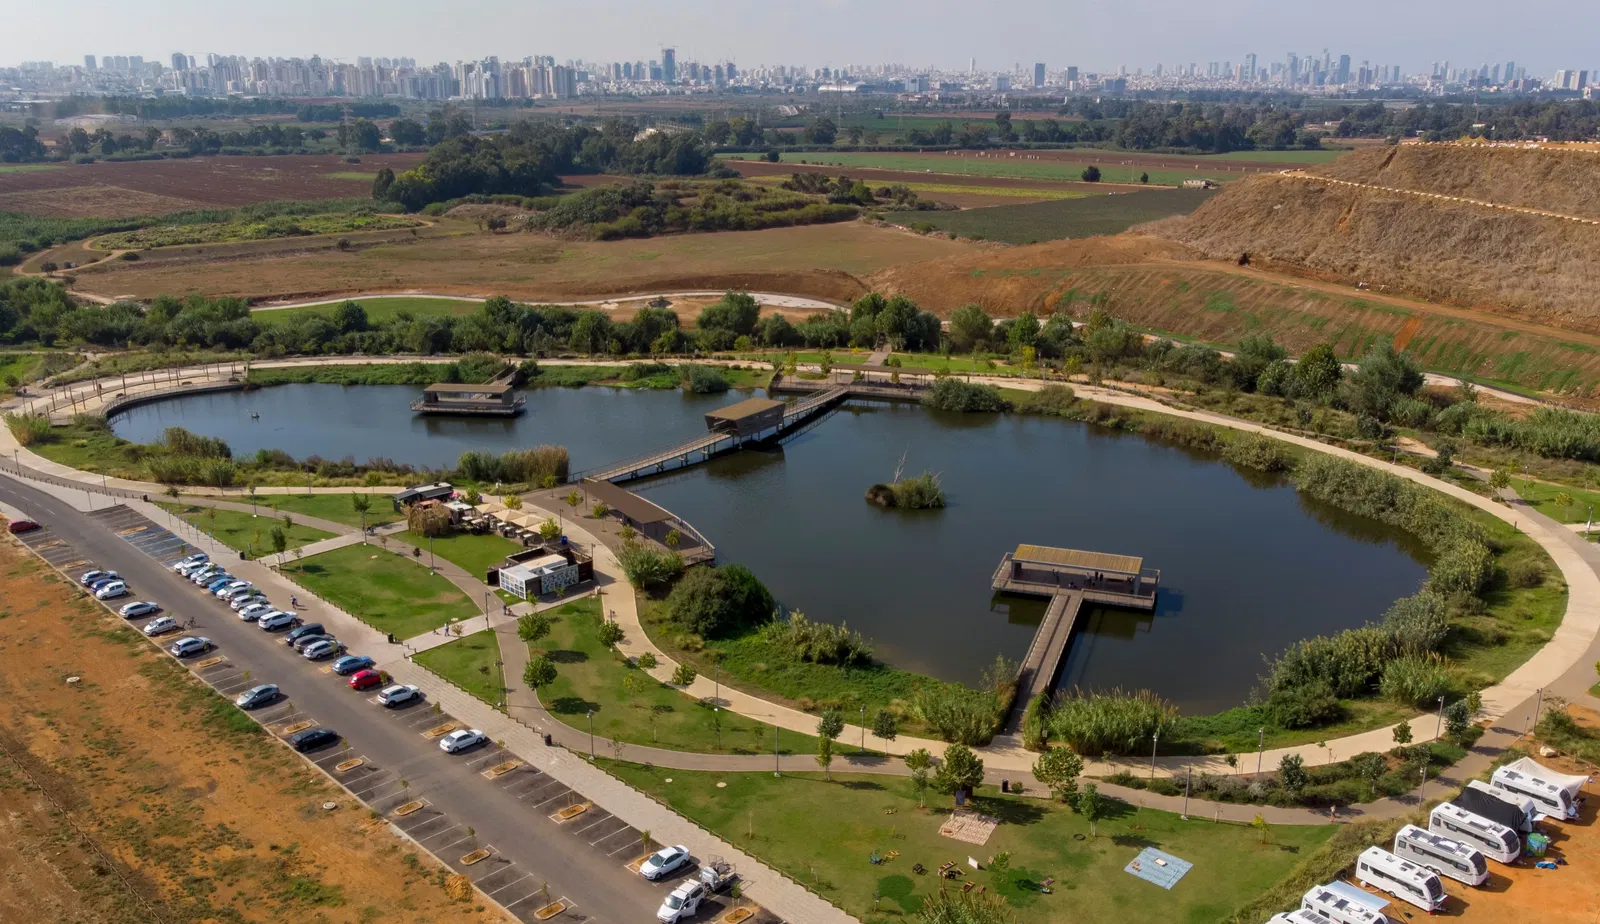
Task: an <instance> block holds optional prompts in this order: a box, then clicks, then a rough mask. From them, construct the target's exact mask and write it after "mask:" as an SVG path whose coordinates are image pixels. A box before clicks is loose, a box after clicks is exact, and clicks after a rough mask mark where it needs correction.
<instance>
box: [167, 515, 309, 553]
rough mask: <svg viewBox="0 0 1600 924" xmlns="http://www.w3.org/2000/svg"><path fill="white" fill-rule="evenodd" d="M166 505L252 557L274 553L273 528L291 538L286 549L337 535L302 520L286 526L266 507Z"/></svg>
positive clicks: (201, 529) (224, 542)
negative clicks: (255, 510) (255, 512)
mask: <svg viewBox="0 0 1600 924" xmlns="http://www.w3.org/2000/svg"><path fill="white" fill-rule="evenodd" d="M160 506H161V508H162V509H164V510H166V511H167V512H168V513H173V514H176V515H178V516H179V517H182V518H183V521H184V522H185V523H188V524H189V525H191V526H193V527H194V528H195V529H198V530H200V531H202V532H206V533H210V534H211V536H212V537H213V538H215V539H216V540H217V541H218V542H220V543H222V544H223V545H225V546H227V547H228V548H230V549H233V550H234V551H236V552H246V553H248V554H249V555H250V556H251V557H252V558H261V557H262V556H265V555H271V554H273V553H274V552H275V551H277V550H276V549H274V548H273V547H272V531H273V530H274V529H282V530H283V532H284V536H285V538H287V539H288V540H289V543H288V545H286V546H284V548H285V549H286V550H289V549H297V548H300V547H301V546H306V545H310V544H311V543H313V542H320V541H321V540H323V539H331V538H333V533H328V532H323V531H322V530H320V529H312V528H311V527H309V526H301V525H300V524H299V523H296V524H294V525H293V526H289V527H285V526H284V525H283V521H282V520H281V519H279V518H277V517H275V516H273V515H272V512H271V511H270V510H265V508H263V513H262V514H261V515H260V516H251V515H250V514H248V513H240V512H239V511H237V510H218V509H217V508H215V507H196V506H191V505H189V504H161V505H160Z"/></svg>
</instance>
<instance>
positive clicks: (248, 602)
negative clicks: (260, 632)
mask: <svg viewBox="0 0 1600 924" xmlns="http://www.w3.org/2000/svg"><path fill="white" fill-rule="evenodd" d="M266 602H267V595H266V594H264V593H262V592H261V591H260V590H254V589H253V590H251V591H250V592H249V593H243V594H235V595H234V597H233V599H231V600H229V601H228V609H231V610H234V611H235V612H237V611H239V610H242V609H244V608H245V607H247V606H255V605H256V604H257V603H266Z"/></svg>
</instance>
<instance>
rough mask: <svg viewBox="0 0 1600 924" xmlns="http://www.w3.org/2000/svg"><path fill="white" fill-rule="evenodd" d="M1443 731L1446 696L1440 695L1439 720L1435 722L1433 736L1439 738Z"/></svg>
mask: <svg viewBox="0 0 1600 924" xmlns="http://www.w3.org/2000/svg"><path fill="white" fill-rule="evenodd" d="M1442 731H1444V697H1443V696H1440V697H1439V721H1437V722H1435V723H1434V726H1433V737H1435V738H1438V737H1439V733H1440V732H1442Z"/></svg>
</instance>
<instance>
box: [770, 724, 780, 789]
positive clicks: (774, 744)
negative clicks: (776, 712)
mask: <svg viewBox="0 0 1600 924" xmlns="http://www.w3.org/2000/svg"><path fill="white" fill-rule="evenodd" d="M772 775H773V776H781V775H782V774H781V773H780V772H779V770H778V720H777V719H773V720H772Z"/></svg>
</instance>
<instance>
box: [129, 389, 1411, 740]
mask: <svg viewBox="0 0 1600 924" xmlns="http://www.w3.org/2000/svg"><path fill="white" fill-rule="evenodd" d="M417 392H418V389H416V388H411V387H404V386H339V385H285V386H279V387H275V388H268V389H262V390H258V391H252V392H223V393H217V394H210V395H197V396H193V397H186V398H179V399H175V400H170V401H163V402H159V403H155V404H149V405H144V406H142V407H137V408H134V409H132V410H130V411H128V412H126V413H123V414H119V415H118V416H117V417H116V418H114V419H113V420H112V422H111V423H112V428H113V429H114V430H115V431H116V433H117V434H118V435H119V436H122V437H124V438H126V439H129V440H134V441H137V442H151V441H154V440H156V439H158V438H159V436H160V433H161V430H162V429H163V428H165V427H169V426H182V427H185V428H187V429H189V430H192V431H194V432H196V433H200V434H204V435H206V436H216V437H221V438H222V439H224V440H226V441H227V442H228V444H229V445H230V446H231V447H232V448H233V451H234V454H235V455H236V456H243V455H247V454H250V453H253V452H255V451H256V450H257V449H264V448H265V449H282V450H284V451H286V452H289V453H290V454H292V455H294V456H296V457H301V458H303V457H305V456H309V455H320V456H323V457H325V458H330V459H339V458H343V457H345V456H354V457H355V458H356V460H357V461H364V460H366V459H367V458H369V457H375V456H378V457H389V458H393V459H396V460H398V461H403V462H410V463H413V464H417V465H432V466H447V465H450V464H452V463H453V462H454V461H455V459H456V458H457V457H458V456H459V455H460V454H461V453H462V452H464V451H466V450H468V449H485V450H490V451H495V452H499V451H504V450H507V449H514V448H526V447H529V446H534V445H538V444H541V443H554V444H560V445H564V446H566V447H567V448H568V449H569V450H570V452H571V455H572V466H573V469H574V470H579V469H585V468H592V467H594V466H597V465H601V464H604V463H606V462H609V461H614V460H617V459H622V458H627V457H630V456H633V455H637V454H640V453H643V452H646V451H648V450H651V449H654V448H658V447H661V446H665V445H669V444H671V443H674V442H677V441H679V440H681V439H683V438H686V437H688V436H689V435H692V434H694V433H696V432H700V431H703V429H704V426H705V425H704V421H703V419H702V415H703V414H704V413H705V412H706V411H707V410H709V409H712V408H715V407H719V406H722V405H724V404H729V403H732V402H733V401H735V400H738V399H739V398H740V397H741V396H739V395H736V394H730V395H718V396H696V395H687V394H684V393H681V392H678V391H642V390H640V391H635V390H625V389H613V388H605V387H589V388H576V389H565V388H559V389H551V388H546V389H535V390H531V391H529V392H527V398H528V413H526V414H525V415H523V416H522V417H520V418H517V419H515V420H509V421H504V420H470V419H459V418H437V417H421V416H418V415H415V414H413V413H412V412H411V411H410V410H409V407H408V405H409V402H410V401H411V400H412V398H414V397H415V395H416V393H417ZM252 412H254V413H256V414H259V415H260V416H259V418H256V419H252V418H251V417H250V414H251V413H252ZM902 459H903V460H904V471H905V473H906V474H916V473H919V472H921V471H923V470H925V469H926V470H930V471H933V472H936V473H938V474H939V476H940V478H941V480H942V483H943V485H944V488H945V491H946V493H947V495H948V497H949V506H948V507H946V508H945V509H943V510H937V511H917V512H910V511H892V510H883V509H881V508H879V507H876V506H873V505H871V504H868V503H867V502H866V501H865V500H864V498H863V494H864V492H865V491H866V489H867V487H868V486H869V485H871V484H873V483H875V482H883V481H888V480H890V479H891V478H892V477H893V476H894V473H895V470H896V468H897V467H899V466H900V465H901V460H902ZM630 487H631V488H632V489H634V490H636V491H638V492H639V493H640V494H643V495H645V496H647V497H649V498H650V499H651V500H653V501H655V502H656V503H658V504H660V505H662V506H664V507H666V508H667V509H669V510H671V511H673V512H674V513H676V514H678V515H679V516H682V517H683V518H685V519H686V520H688V521H689V522H691V523H693V524H694V525H695V527H696V528H697V529H699V530H700V531H701V532H702V533H704V534H705V535H706V536H707V537H708V538H709V539H710V540H711V541H712V542H713V543H715V544H716V546H717V550H718V553H719V559H720V560H721V561H722V562H725V563H726V562H739V563H741V564H744V565H747V566H749V567H750V568H751V569H752V570H753V571H754V572H755V573H756V574H757V575H758V576H759V577H760V578H761V579H762V580H763V581H764V582H766V584H767V585H768V586H769V587H770V588H771V589H772V592H773V593H774V594H775V595H776V596H777V597H778V598H779V599H780V600H782V601H783V603H784V604H785V605H787V606H788V607H790V608H793V609H798V610H801V611H803V612H805V613H806V614H807V615H808V616H809V617H811V618H813V619H819V620H825V621H830V622H845V623H848V624H849V625H850V627H851V628H853V629H857V630H859V631H860V632H862V633H863V634H864V635H866V636H867V637H868V638H869V639H871V640H872V642H873V645H874V649H875V651H876V653H877V655H878V656H879V657H880V658H882V659H883V660H885V661H887V662H889V663H890V664H893V665H895V666H897V667H903V668H905V669H907V670H912V671H917V672H919V673H925V674H929V675H932V676H936V677H940V678H943V679H947V680H959V681H963V682H967V683H975V682H976V681H977V680H978V679H979V677H980V676H981V674H982V671H983V668H984V667H986V666H987V665H989V664H990V663H992V662H993V660H994V658H995V656H996V655H1005V656H1006V657H1009V658H1012V659H1020V658H1021V657H1022V655H1023V654H1024V652H1025V651H1026V649H1027V647H1028V643H1029V641H1030V640H1031V639H1032V636H1033V630H1034V627H1035V626H1036V625H1037V623H1038V621H1039V619H1040V618H1041V617H1042V615H1043V610H1044V603H1043V601H1034V600H1028V599H1022V598H1015V597H995V595H993V594H992V593H991V591H990V590H989V580H990V577H991V575H992V574H993V572H994V569H995V567H996V565H998V564H999V562H1000V558H1001V556H1002V555H1004V553H1005V552H1007V551H1010V550H1012V549H1014V548H1015V547H1016V546H1017V545H1018V544H1019V543H1035V544H1040V545H1053V546H1064V547H1068V548H1081V549H1091V550H1095V551H1103V552H1114V553H1119V554H1128V555H1138V556H1142V557H1143V558H1144V561H1145V565H1146V566H1147V567H1152V568H1159V569H1160V570H1161V584H1160V596H1159V598H1158V605H1157V608H1156V611H1155V612H1154V613H1134V612H1129V611H1121V610H1112V609H1101V610H1096V611H1094V612H1092V613H1090V614H1088V618H1087V619H1086V620H1085V622H1084V624H1083V631H1082V632H1081V634H1080V635H1079V637H1078V638H1077V639H1076V640H1075V641H1074V643H1073V649H1072V652H1071V654H1070V655H1069V657H1068V660H1067V663H1066V665H1065V667H1064V668H1063V673H1062V680H1061V684H1062V685H1063V686H1066V687H1071V686H1074V685H1077V686H1083V687H1094V688H1106V687H1113V686H1121V687H1125V688H1139V687H1148V688H1150V689H1152V690H1155V691H1156V692H1158V693H1160V694H1161V695H1163V696H1165V697H1167V698H1169V699H1171V700H1173V701H1174V702H1176V703H1177V704H1178V705H1179V706H1180V708H1182V709H1183V710H1184V711H1185V712H1188V713H1203V712H1212V711H1216V710H1219V709H1226V708H1229V707H1231V706H1235V705H1239V704H1240V703H1241V702H1242V701H1243V700H1244V699H1245V698H1246V696H1247V695H1248V694H1249V692H1250V690H1251V689H1252V688H1253V687H1254V686H1255V684H1256V682H1257V678H1258V677H1259V676H1260V675H1261V674H1262V673H1263V672H1264V668H1265V664H1264V662H1263V656H1270V655H1272V654H1274V653H1276V652H1278V651H1281V650H1282V649H1284V648H1285V647H1287V646H1288V645H1289V644H1291V643H1293V642H1294V641H1296V640H1298V639H1301V638H1305V637H1308V636H1311V635H1319V634H1325V633H1329V632H1335V631H1338V630H1340V629H1344V628H1349V627H1353V626H1359V625H1361V624H1363V623H1365V622H1367V621H1369V620H1373V619H1376V618H1377V617H1379V616H1380V615H1381V614H1382V612H1383V611H1384V609H1385V608H1387V607H1388V605H1389V604H1390V603H1392V602H1393V601H1394V600H1395V599H1397V598H1399V597H1402V596H1405V595H1407V594H1410V593H1414V592H1415V591H1416V589H1417V588H1418V587H1419V586H1420V585H1421V583H1422V581H1423V580H1424V579H1425V578H1426V567H1425V562H1426V553H1425V551H1424V550H1423V549H1422V548H1421V547H1420V545H1419V544H1418V543H1416V542H1415V541H1413V540H1412V539H1411V538H1410V537H1408V536H1406V535H1405V534H1404V533H1401V532H1399V531H1397V530H1394V529H1392V528H1390V527H1387V526H1384V525H1383V524H1379V523H1376V522H1374V521H1371V520H1366V519H1363V518H1359V517H1354V516H1351V515H1349V514H1345V513H1343V512H1341V511H1339V510H1336V509H1334V508H1330V507H1328V506H1326V505H1322V504H1318V503H1315V502H1312V501H1309V500H1307V499H1305V498H1302V497H1301V496H1300V495H1299V494H1298V493H1297V492H1296V491H1295V490H1294V489H1293V487H1291V486H1290V485H1288V483H1287V482H1286V481H1284V480H1283V479H1280V478H1276V477H1272V476H1265V475H1262V474H1260V473H1256V472H1249V471H1241V470H1238V469H1235V468H1234V467H1233V466H1232V465H1230V464H1228V463H1226V462H1224V461H1222V460H1220V459H1217V458H1215V457H1213V456H1209V455H1206V454H1202V453H1197V452H1194V451H1191V450H1188V449H1185V448H1182V447H1176V446H1172V445H1169V444H1165V443H1161V442H1157V441H1153V440H1149V439H1146V438H1144V437H1141V436H1138V435H1132V434H1125V433H1118V432H1114V431H1109V430H1105V429H1102V428H1097V427H1093V426H1090V425H1087V424H1080V423H1075V422H1070V421H1063V420H1058V419H1052V418H1040V417H1024V416H1018V415H959V414H944V413H936V412H931V411H928V410H925V409H923V408H921V407H918V406H915V405H908V404H892V403H853V404H851V405H848V406H846V407H845V408H844V409H842V410H840V411H839V412H837V413H835V414H833V415H831V416H830V417H828V418H826V419H825V420H823V421H822V422H821V423H819V424H816V425H813V426H812V427H810V428H809V429H807V430H806V431H805V432H803V433H801V434H800V435H798V436H796V437H795V438H793V439H791V440H790V441H789V442H787V443H785V444H784V445H783V446H782V447H781V448H778V449H773V450H770V451H747V452H744V453H740V454H737V455H733V456H728V457H724V458H722V459H717V460H713V461H712V462H711V463H709V464H706V465H700V466H696V467H694V468H690V469H687V470H685V471H683V472H681V473H676V474H671V475H668V476H665V477H661V478H657V479H654V480H644V481H639V482H636V483H632V484H630Z"/></svg>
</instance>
